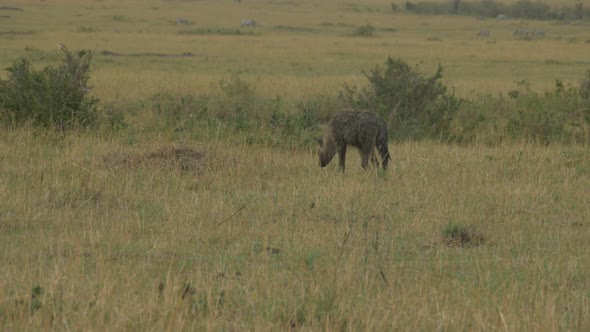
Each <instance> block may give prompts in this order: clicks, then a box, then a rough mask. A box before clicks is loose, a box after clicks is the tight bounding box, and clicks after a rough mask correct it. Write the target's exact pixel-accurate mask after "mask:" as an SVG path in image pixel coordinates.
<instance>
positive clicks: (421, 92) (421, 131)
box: [339, 57, 460, 139]
mask: <svg viewBox="0 0 590 332" xmlns="http://www.w3.org/2000/svg"><path fill="white" fill-rule="evenodd" d="M442 72H443V68H442V66H440V65H439V67H438V69H437V71H436V72H435V73H434V75H432V76H430V77H425V76H424V75H423V74H422V73H421V72H420V70H419V68H418V66H416V67H411V66H410V65H409V64H407V63H406V62H405V61H403V60H401V59H393V58H391V57H389V58H388V59H387V61H386V62H385V67H384V68H382V67H380V66H376V67H375V68H373V69H372V70H371V71H370V72H369V73H365V74H364V75H365V77H366V78H367V80H368V82H369V84H368V85H366V86H364V87H361V88H359V87H357V86H350V85H347V84H345V85H344V89H343V90H342V91H340V94H339V96H340V98H341V99H342V100H343V101H344V103H345V104H346V105H348V106H350V107H353V108H363V109H370V110H375V111H377V112H378V113H379V114H380V115H381V116H382V117H383V118H384V119H386V121H387V122H388V127H389V128H390V130H389V134H390V136H391V137H393V138H395V139H408V138H411V139H420V138H446V137H447V136H448V134H449V128H450V127H449V126H450V123H451V120H452V118H453V116H454V113H455V112H456V111H457V109H458V108H459V104H460V100H459V99H457V98H456V97H455V96H454V95H453V94H450V93H448V92H447V87H446V86H445V85H444V83H443V82H442Z"/></svg>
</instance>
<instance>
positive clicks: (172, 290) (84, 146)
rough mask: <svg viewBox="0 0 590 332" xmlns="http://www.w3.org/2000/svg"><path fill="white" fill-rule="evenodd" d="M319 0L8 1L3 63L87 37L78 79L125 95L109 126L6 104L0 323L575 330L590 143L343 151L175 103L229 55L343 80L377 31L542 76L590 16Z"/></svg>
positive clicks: (266, 75)
mask: <svg viewBox="0 0 590 332" xmlns="http://www.w3.org/2000/svg"><path fill="white" fill-rule="evenodd" d="M316 2H317V1H248V0H243V1H242V2H241V3H236V2H233V1H154V0H148V1H110V0H104V1H82V2H81V1H73V0H68V1H65V0H64V1H51V2H48V1H41V2H39V1H28V0H25V1H4V2H2V3H1V4H0V7H1V6H5V7H19V8H22V9H23V11H14V10H12V11H11V10H0V16H7V17H3V18H0V67H8V66H10V65H11V63H12V61H14V60H15V59H17V58H19V57H22V56H24V57H27V58H29V59H31V61H32V63H33V64H34V65H36V66H38V67H42V66H44V65H47V64H54V63H56V62H57V61H59V59H60V55H61V53H60V50H59V48H58V44H59V43H64V44H65V45H67V46H68V47H69V48H70V49H72V50H76V49H85V48H88V49H92V50H94V52H95V56H94V59H93V63H92V64H93V71H92V73H91V75H92V85H93V87H94V89H93V90H92V91H93V93H94V94H95V95H96V96H98V97H100V99H101V100H102V102H103V105H109V104H114V105H115V107H118V106H117V105H119V102H121V104H134V105H135V106H134V107H133V108H132V111H129V112H128V113H125V116H126V118H125V120H126V122H127V124H128V126H126V127H124V128H120V129H119V130H112V131H107V130H101V129H88V130H81V131H72V132H66V133H57V132H54V131H52V130H50V129H41V128H32V127H28V126H26V125H25V126H24V127H21V128H5V127H3V128H2V131H1V132H0V330H7V331H8V330H10V331H17V330H142V331H143V330H155V331H162V330H170V331H178V330H287V329H301V330H321V329H325V330H353V331H357V330H378V331H384V330H496V329H501V330H506V331H523V330H535V331H550V330H570V331H587V330H590V316H589V315H588V312H590V269H589V268H588V266H590V254H589V253H590V204H589V203H590V201H589V200H590V195H589V193H588V184H589V183H590V151H589V150H588V147H587V146H584V145H576V144H571V145H559V144H550V145H547V146H544V145H539V144H534V143H519V142H511V143H505V142H502V143H501V144H495V145H489V146H488V145H479V144H466V145H463V146H454V145H447V144H441V143H438V142H432V141H425V142H411V141H408V142H401V143H395V144H391V146H390V151H391V152H392V162H391V164H390V169H389V170H387V171H386V172H381V171H376V170H371V171H368V172H363V171H361V170H360V165H359V164H360V161H359V159H360V158H359V157H358V156H357V155H356V153H355V152H352V151H351V152H349V154H348V160H347V169H346V173H345V174H339V173H338V172H337V170H336V165H335V164H336V163H335V162H332V164H331V165H329V167H327V168H324V169H321V168H319V167H318V166H317V158H316V156H315V150H314V149H315V146H314V145H313V142H307V141H306V142H304V143H301V142H299V143H297V144H295V143H293V144H292V142H284V141H281V140H282V139H284V137H286V136H285V135H280V134H278V133H277V132H276V131H273V130H271V129H270V127H265V126H264V125H262V126H261V127H260V128H256V131H252V132H248V128H249V127H248V126H249V125H251V124H248V123H246V124H245V125H244V127H243V128H241V129H240V130H236V131H233V130H232V128H233V127H232V126H231V125H236V126H237V125H239V124H240V122H239V120H240V119H237V120H232V121H234V122H232V123H231V125H223V123H222V121H223V116H221V115H219V116H218V118H215V119H211V120H210V121H209V120H207V119H199V122H196V123H194V124H193V123H192V122H190V121H189V120H186V119H184V118H182V117H181V120H182V121H181V122H182V123H181V124H179V123H178V121H177V120H178V119H176V118H174V117H175V114H172V113H174V112H179V113H180V114H181V115H183V116H184V115H187V114H192V113H190V112H192V111H193V110H192V108H198V107H197V106H198V103H199V102H200V101H199V100H198V99H195V100H189V101H186V99H182V98H179V97H178V96H187V95H200V94H216V93H220V91H219V90H220V85H219V81H220V80H222V79H224V78H227V77H231V73H232V72H239V73H240V75H241V76H240V77H242V78H244V79H246V80H248V82H253V86H254V87H255V88H256V93H257V94H259V95H261V96H264V97H267V99H268V100H270V99H272V98H273V97H274V96H280V97H281V98H285V99H288V100H292V101H294V102H296V101H297V100H300V99H304V100H313V96H315V95H336V94H337V92H338V90H339V89H340V88H341V86H342V84H343V83H350V82H356V81H361V80H362V75H361V72H362V71H363V70H368V69H370V68H372V67H373V66H374V65H377V64H381V63H383V61H384V60H385V59H386V58H387V56H388V55H392V56H395V57H400V58H402V59H405V60H407V61H409V62H410V63H413V64H414V63H415V64H418V63H421V64H422V66H421V68H423V69H424V70H426V71H429V72H431V71H434V70H435V68H436V65H437V64H438V63H441V64H442V65H443V66H444V67H445V70H446V71H445V79H446V80H447V83H448V84H449V85H450V86H452V87H455V88H456V92H457V93H458V94H460V95H463V96H468V95H471V94H480V93H482V94H483V93H487V92H506V91H507V90H510V89H512V88H513V87H514V81H520V80H527V81H529V82H530V83H531V86H532V88H533V89H535V90H536V91H543V90H544V89H545V88H547V87H550V86H552V85H553V81H554V80H555V79H561V80H563V81H564V82H566V83H570V82H571V83H575V82H577V80H580V79H581V78H582V76H583V73H584V72H585V71H586V70H587V69H589V67H590V66H589V62H590V59H588V54H590V43H587V42H586V40H588V39H590V35H589V34H588V31H589V30H588V26H587V25H584V24H580V25H556V24H552V22H549V21H520V20H518V21H515V20H506V21H501V22H497V21H495V20H483V21H480V20H476V19H475V18H473V17H442V16H413V15H408V14H405V13H392V12H391V7H390V3H389V2H383V3H382V2H378V1H373V0H371V1H363V2H360V1H358V2H352V1H351V2H340V1H335V0H331V1H321V2H319V3H316ZM552 4H553V5H555V6H561V5H571V4H570V3H569V2H555V3H552ZM179 18H182V19H186V20H188V21H190V22H191V24H188V25H186V24H178V23H177V19H179ZM246 18H252V19H256V20H257V21H258V22H259V23H262V26H261V27H258V28H256V29H240V27H239V24H240V20H242V19H246ZM365 24H371V25H373V26H374V27H376V28H377V30H376V31H375V33H374V36H372V37H366V38H365V37H353V36H351V34H352V33H353V32H354V30H355V29H356V28H357V27H359V26H362V25H365ZM520 28H526V29H530V30H532V29H539V30H544V31H545V32H546V35H545V37H544V38H535V39H533V40H528V41H527V40H519V39H515V38H514V37H513V36H512V32H513V31H514V30H515V29H520ZM236 29H238V30H239V31H240V34H239V35H237V34H236V32H235V31H236ZM480 30H490V31H491V36H490V38H478V37H477V36H476V34H477V32H478V31H480ZM103 51H108V52H111V53H105V52H103ZM113 53H116V54H117V55H113ZM187 53H190V56H186V54H187ZM182 54H185V56H181V55H182ZM0 75H2V77H5V76H4V75H6V72H0ZM165 93H169V94H170V96H172V98H171V99H172V102H170V101H169V100H167V99H166V98H167V97H165V96H167V95H166V94H165ZM154 94H162V95H163V96H164V97H159V98H161V99H157V98H156V100H155V101H154V100H152V99H150V98H152V97H153V96H154ZM228 98H229V97H228ZM189 99H190V98H189ZM149 100H151V101H149ZM223 101H224V100H221V102H220V104H219V105H217V106H216V107H217V108H218V109H217V111H219V109H223V108H224V104H223ZM279 101H280V99H277V103H278V102H279ZM181 102H182V103H185V102H186V103H185V104H183V105H184V106H183V107H185V108H187V110H185V109H183V110H181V111H182V112H185V113H182V112H181V111H178V110H176V109H173V108H174V107H177V106H178V105H179V104H181ZM195 105H197V106H195ZM228 105H229V104H228ZM230 111H231V110H230ZM321 111H322V112H324V113H325V114H330V113H332V112H333V111H334V110H332V109H322V110H321ZM250 115H251V116H256V115H257V114H250ZM320 118H321V117H320ZM280 128H281V129H282V128H285V127H280ZM315 129H317V128H316V127H313V126H312V127H310V128H309V129H308V130H310V131H313V130H315ZM318 133H319V130H318ZM290 137H294V139H297V138H298V136H296V135H293V136H290ZM305 137H306V138H307V136H305ZM455 230H458V231H464V232H463V233H462V234H459V236H453V234H455V232H454V231H455ZM459 233H461V232H459Z"/></svg>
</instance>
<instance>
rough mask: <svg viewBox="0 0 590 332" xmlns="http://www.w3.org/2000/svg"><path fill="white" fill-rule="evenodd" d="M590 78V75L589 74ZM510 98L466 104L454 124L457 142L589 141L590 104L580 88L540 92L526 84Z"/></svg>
mask: <svg viewBox="0 0 590 332" xmlns="http://www.w3.org/2000/svg"><path fill="white" fill-rule="evenodd" d="M589 75H590V74H589ZM517 84H518V86H517V89H515V90H512V91H509V92H508V93H507V95H497V96H495V95H483V96H478V97H476V98H472V99H471V100H468V101H465V102H464V103H463V104H462V105H461V108H460V110H459V111H458V112H457V114H456V116H455V119H454V121H453V123H452V125H451V132H452V134H451V139H452V140H453V141H456V142H484V143H488V144H497V143H500V142H502V141H504V140H506V139H508V140H526V141H534V142H538V143H542V144H550V143H583V142H588V135H589V134H590V133H588V132H587V130H588V129H587V128H588V124H589V123H590V117H589V115H590V102H588V101H585V99H584V89H585V84H586V83H585V81H583V82H582V84H581V86H580V88H577V87H573V86H564V85H563V83H562V82H561V81H559V80H557V81H556V82H555V88H554V89H553V90H551V91H547V92H545V93H536V92H534V91H532V90H531V89H530V85H529V84H528V83H527V82H526V81H522V82H518V83H517Z"/></svg>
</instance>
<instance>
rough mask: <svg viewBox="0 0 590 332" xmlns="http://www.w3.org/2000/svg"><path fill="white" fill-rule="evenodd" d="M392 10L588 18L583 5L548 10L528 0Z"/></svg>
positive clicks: (414, 5) (460, 1)
mask: <svg viewBox="0 0 590 332" xmlns="http://www.w3.org/2000/svg"><path fill="white" fill-rule="evenodd" d="M391 8H392V10H393V11H400V10H402V9H405V10H406V11H408V12H412V13H416V14H424V15H465V16H479V17H493V18H496V17H498V15H502V17H508V18H517V19H535V20H575V21H581V20H584V19H587V18H590V9H588V8H584V4H583V3H582V2H577V3H576V4H575V5H574V6H573V7H566V6H562V7H551V6H549V5H548V4H546V3H543V2H533V1H529V0H521V1H518V2H514V3H509V4H505V3H500V2H498V1H495V0H482V1H463V0H450V1H449V2H429V1H420V2H411V1H406V2H405V3H404V4H403V5H402V6H400V5H398V4H396V3H392V4H391Z"/></svg>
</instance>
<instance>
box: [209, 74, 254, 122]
mask: <svg viewBox="0 0 590 332" xmlns="http://www.w3.org/2000/svg"><path fill="white" fill-rule="evenodd" d="M219 87H220V88H221V91H222V93H223V97H224V98H221V100H220V105H218V107H219V109H218V113H217V116H218V117H220V118H221V119H227V120H230V121H231V122H232V123H233V124H234V125H235V126H236V128H237V129H247V128H248V127H249V125H250V123H251V121H250V120H251V117H254V116H255V114H256V112H254V111H255V106H256V93H255V88H254V86H253V85H252V84H251V83H249V82H247V81H245V80H244V79H242V78H241V77H240V75H239V74H237V73H234V74H232V75H231V76H230V77H229V78H223V79H222V80H220V81H219Z"/></svg>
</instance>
